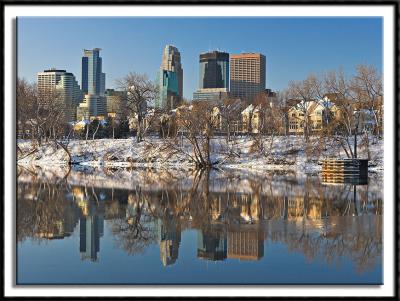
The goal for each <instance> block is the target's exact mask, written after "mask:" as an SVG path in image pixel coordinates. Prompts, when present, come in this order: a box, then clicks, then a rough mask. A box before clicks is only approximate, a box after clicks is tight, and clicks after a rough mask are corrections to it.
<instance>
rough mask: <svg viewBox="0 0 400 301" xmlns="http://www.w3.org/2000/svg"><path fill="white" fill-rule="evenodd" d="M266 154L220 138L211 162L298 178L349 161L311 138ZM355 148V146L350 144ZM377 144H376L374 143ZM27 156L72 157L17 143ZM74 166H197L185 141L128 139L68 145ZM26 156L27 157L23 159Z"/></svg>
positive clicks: (378, 168)
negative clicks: (328, 163)
mask: <svg viewBox="0 0 400 301" xmlns="http://www.w3.org/2000/svg"><path fill="white" fill-rule="evenodd" d="M263 140H264V141H263V145H264V150H263V151H260V150H259V148H255V147H254V138H252V137H234V138H233V141H231V142H230V143H229V145H228V144H227V143H226V140H225V137H216V138H214V139H212V142H211V150H212V153H211V161H212V162H214V163H217V164H216V166H217V167H218V168H226V169H235V170H242V171H243V172H244V171H250V172H259V173H262V172H265V171H293V172H296V173H307V174H308V173H317V172H319V171H320V170H321V164H320V161H321V160H322V159H324V158H346V154H345V153H344V151H343V150H342V148H341V147H340V145H339V143H337V142H335V141H327V142H326V147H325V149H322V147H320V145H322V144H321V143H322V141H321V140H319V138H318V137H312V138H311V142H310V143H308V144H306V143H305V142H304V139H303V137H301V136H279V137H274V138H273V141H272V142H271V138H270V137H265V138H264V139H263ZM375 140H376V141H374V140H372V139H371V140H370V141H371V143H370V147H369V150H370V158H371V160H370V161H369V171H370V172H373V173H378V174H383V140H377V139H375ZM350 142H351V143H352V141H350ZM372 142H375V143H372ZM18 146H19V147H20V149H21V151H22V152H23V154H24V155H20V156H19V158H21V159H19V160H18V164H19V165H21V166H25V167H27V166H41V167H44V166H57V165H61V166H62V165H66V164H67V162H68V156H67V155H66V152H65V151H64V150H63V149H62V148H61V147H56V145H55V144H54V143H47V144H46V143H45V144H43V145H42V147H40V148H39V149H38V151H36V152H34V153H32V154H30V155H28V156H26V154H29V152H30V151H32V150H33V149H34V148H33V146H32V143H31V141H21V140H19V141H18ZM68 150H69V151H70V153H71V158H72V163H73V164H74V165H80V166H82V167H83V166H86V167H110V168H111V167H141V168H156V169H162V168H164V169H165V168H166V169H171V168H178V169H184V170H190V169H193V168H194V165H195V162H194V161H193V159H192V158H190V156H193V150H192V146H191V145H190V144H189V142H188V141H187V140H186V139H183V140H178V141H176V142H172V141H168V142H166V141H165V140H162V139H159V138H155V137H148V138H146V141H144V142H141V143H137V142H136V140H135V138H129V139H115V140H113V139H97V140H88V141H84V140H73V141H70V142H69V144H68ZM24 156H26V157H24ZM358 157H359V158H367V151H366V149H363V148H362V147H360V148H359V149H358Z"/></svg>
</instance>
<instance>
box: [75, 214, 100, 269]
mask: <svg viewBox="0 0 400 301" xmlns="http://www.w3.org/2000/svg"><path fill="white" fill-rule="evenodd" d="M79 227H80V240H79V251H80V253H81V258H82V260H87V259H90V260H91V261H97V253H98V252H100V237H101V236H103V234H104V219H103V217H101V216H99V215H92V216H86V217H82V218H81V219H80V222H79Z"/></svg>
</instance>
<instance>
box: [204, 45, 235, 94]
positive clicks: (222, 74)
mask: <svg viewBox="0 0 400 301" xmlns="http://www.w3.org/2000/svg"><path fill="white" fill-rule="evenodd" d="M199 63H200V70H199V71H200V72H199V89H213V88H225V89H227V90H229V53H226V52H219V51H212V52H207V53H202V54H200V59H199Z"/></svg>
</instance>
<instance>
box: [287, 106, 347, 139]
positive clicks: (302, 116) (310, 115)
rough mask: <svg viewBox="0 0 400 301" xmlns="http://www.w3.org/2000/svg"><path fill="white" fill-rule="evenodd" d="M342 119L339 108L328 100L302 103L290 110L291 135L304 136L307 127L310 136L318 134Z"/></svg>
mask: <svg viewBox="0 0 400 301" xmlns="http://www.w3.org/2000/svg"><path fill="white" fill-rule="evenodd" d="M340 118H341V112H340V110H339V108H338V107H337V106H336V105H335V104H334V103H332V102H331V101H329V100H327V99H323V100H315V101H314V100H313V101H308V102H304V101H301V102H299V103H298V104H296V105H295V106H292V107H291V108H290V109H289V112H288V119H289V134H304V130H305V129H306V127H307V126H308V131H309V133H310V134H312V133H317V132H320V131H321V130H322V129H323V128H325V127H326V126H328V124H329V123H331V122H332V120H339V119H340ZM306 122H307V124H306Z"/></svg>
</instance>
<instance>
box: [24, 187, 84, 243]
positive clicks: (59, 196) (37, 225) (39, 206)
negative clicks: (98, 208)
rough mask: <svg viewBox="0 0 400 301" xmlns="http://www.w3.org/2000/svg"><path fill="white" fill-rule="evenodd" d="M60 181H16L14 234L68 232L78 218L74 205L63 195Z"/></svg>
mask: <svg viewBox="0 0 400 301" xmlns="http://www.w3.org/2000/svg"><path fill="white" fill-rule="evenodd" d="M65 195H66V187H65V185H64V184H58V185H54V184H49V183H30V184H23V183H19V185H18V201H17V238H18V240H19V241H22V240H24V239H26V238H28V237H29V238H34V239H38V240H40V239H45V238H47V239H51V238H62V237H65V236H68V235H70V233H71V232H72V231H73V228H74V226H75V225H76V223H77V220H78V211H77V208H76V206H75V205H74V204H73V203H71V202H69V201H68V200H67V199H66V197H65Z"/></svg>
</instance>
